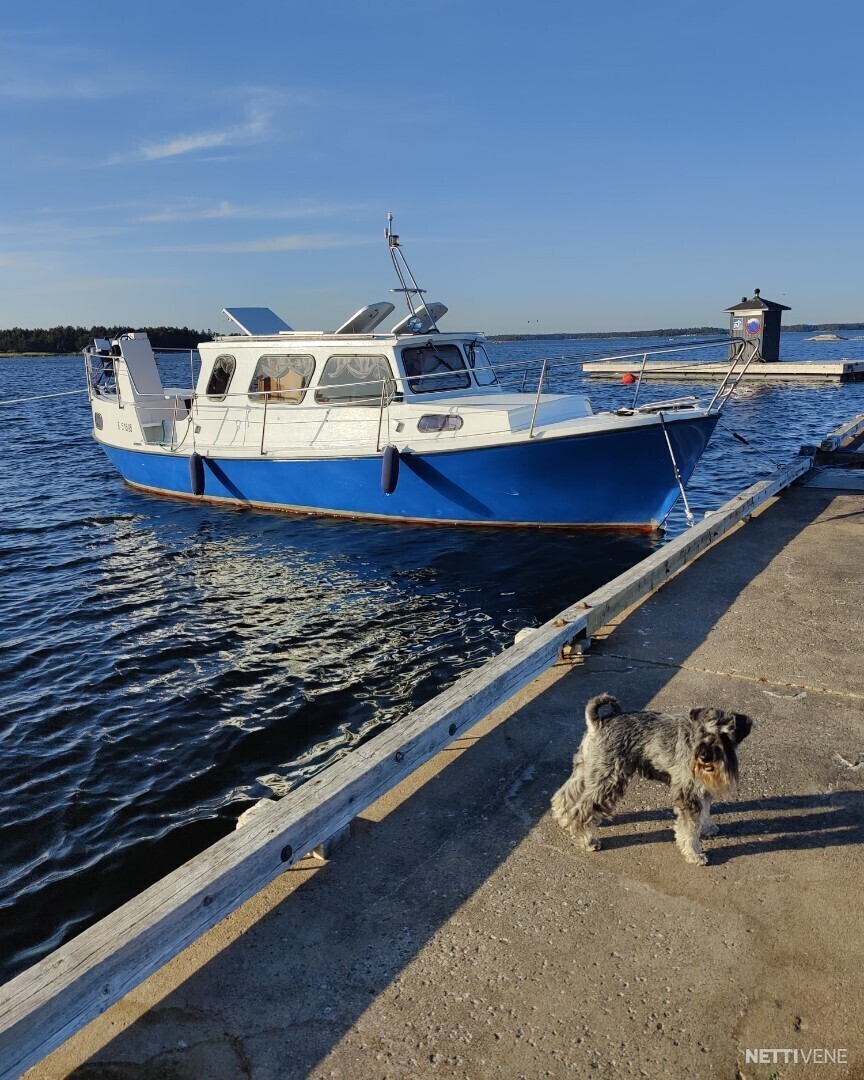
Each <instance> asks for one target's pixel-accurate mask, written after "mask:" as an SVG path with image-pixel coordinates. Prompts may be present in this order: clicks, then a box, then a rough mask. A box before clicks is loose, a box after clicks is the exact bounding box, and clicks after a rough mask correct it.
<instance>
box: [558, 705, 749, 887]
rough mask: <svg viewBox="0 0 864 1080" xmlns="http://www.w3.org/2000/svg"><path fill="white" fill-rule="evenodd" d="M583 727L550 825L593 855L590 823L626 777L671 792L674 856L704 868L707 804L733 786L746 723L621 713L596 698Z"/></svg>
mask: <svg viewBox="0 0 864 1080" xmlns="http://www.w3.org/2000/svg"><path fill="white" fill-rule="evenodd" d="M585 723H586V725H587V729H588V730H587V731H586V732H585V736H584V738H583V739H582V742H581V744H580V746H579V749H578V751H577V753H576V757H575V758H574V759H573V773H572V775H571V776H570V779H569V780H568V781H567V783H566V784H565V785H564V786H563V787H562V788H560V789H559V790H558V791H556V793H555V794H554V795H553V797H552V816H553V817H554V818H555V820H556V821H557V822H558V824H559V825H560V826H561V827H562V828H564V829H567V831H568V832H569V833H570V834H571V835H572V836H574V837H575V838H576V839H577V840H578V841H579V843H580V844H581V845H582V846H583V847H584V848H585V849H586V850H587V851H597V849H598V848H599V847H600V841H599V840H598V839H597V837H596V836H595V835H594V833H593V825H594V822H595V820H596V819H597V818H598V817H604V816H608V815H609V814H611V813H612V810H613V809H614V807H615V804H616V803H617V802H618V800H619V799H620V798H621V796H622V795H623V794H624V791H625V790H626V788H627V784H628V783H629V782H630V778H631V777H632V776H633V775H634V774H636V775H639V776H644V777H646V778H647V779H649V780H659V781H660V782H661V783H663V784H666V785H668V786H669V787H670V788H671V790H672V807H673V809H674V811H675V842H676V843H677V845H678V848H679V849H680V851H681V854H682V855H683V856H684V858H685V859H686V860H687V862H689V863H693V864H694V865H696V866H704V865H705V864H706V863H707V862H708V857H707V855H705V854H704V853H703V851H702V847H701V845H700V843H699V838H700V837H702V836H714V835H715V833H716V832H717V826H716V825H715V824H714V822H713V821H712V820H711V818H710V816H709V814H710V812H711V800H712V798H714V797H715V796H717V795H723V794H726V793H727V792H728V791H730V790H731V789H733V788H734V786H735V784H736V783H737V781H738V757H737V755H736V753H735V747H736V746H737V745H738V743H740V742H741V741H742V740H743V739H745V738H746V737H747V736H748V735H749V734H750V729H751V728H752V726H753V722H752V720H751V719H750V717H749V716H745V715H744V714H743V713H733V712H724V711H723V710H722V709H691V710H690V712H689V713H686V714H684V713H682V714H670V713H660V712H634V713H623V712H622V711H621V707H620V705H619V704H618V701H617V700H616V699H615V698H614V697H613V696H612V695H611V694H600V695H599V696H598V697H594V698H591V700H590V701H589V702H588V704H587V705H586V706H585Z"/></svg>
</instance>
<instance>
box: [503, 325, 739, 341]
mask: <svg viewBox="0 0 864 1080" xmlns="http://www.w3.org/2000/svg"><path fill="white" fill-rule="evenodd" d="M726 333H728V330H721V329H720V328H719V327H716V326H688V327H686V328H683V329H682V328H681V327H677V328H672V329H670V330H593V331H591V333H587V334H491V335H489V340H490V341H538V340H542V341H564V340H568V339H569V340H574V339H575V340H577V341H586V340H588V339H589V338H631V337H716V336H717V335H719V334H726Z"/></svg>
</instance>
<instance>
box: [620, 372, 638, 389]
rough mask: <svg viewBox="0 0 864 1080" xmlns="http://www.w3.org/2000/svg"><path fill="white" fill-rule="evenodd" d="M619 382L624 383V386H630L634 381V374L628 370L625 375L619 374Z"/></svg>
mask: <svg viewBox="0 0 864 1080" xmlns="http://www.w3.org/2000/svg"><path fill="white" fill-rule="evenodd" d="M621 382H622V383H624V385H625V386H632V385H633V383H634V382H636V376H635V375H634V374H633V372H632V371H628V372H627V373H626V374H625V375H622V376H621Z"/></svg>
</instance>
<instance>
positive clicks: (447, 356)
mask: <svg viewBox="0 0 864 1080" xmlns="http://www.w3.org/2000/svg"><path fill="white" fill-rule="evenodd" d="M402 363H403V364H404V365H405V374H406V375H407V376H408V385H409V387H410V388H411V392H412V393H414V394H430V393H433V392H435V391H440V390H460V389H462V388H464V387H466V386H470V385H471V379H470V378H469V376H468V372H467V371H466V370H465V361H464V360H463V359H462V353H461V352H460V351H459V346H458V345H436V344H435V343H434V342H432V341H428V342H427V343H426V344H425V345H419V346H416V347H415V346H413V345H412V346H410V347H407V348H404V349H403V350H402Z"/></svg>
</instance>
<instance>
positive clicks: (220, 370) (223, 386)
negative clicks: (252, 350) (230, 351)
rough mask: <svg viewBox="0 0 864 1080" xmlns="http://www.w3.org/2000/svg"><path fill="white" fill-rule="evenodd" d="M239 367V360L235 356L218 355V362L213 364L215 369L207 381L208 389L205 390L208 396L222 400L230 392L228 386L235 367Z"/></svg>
mask: <svg viewBox="0 0 864 1080" xmlns="http://www.w3.org/2000/svg"><path fill="white" fill-rule="evenodd" d="M235 367H237V361H236V360H235V359H234V357H233V356H217V357H216V363H215V364H214V365H213V370H212V371H211V372H210V378H209V380H208V381H207V389H206V390H205V391H204V392H205V393H206V395H207V397H212V398H216V400H217V401H221V400H222V399H223V398H224V397H225V395H226V394H227V393H228V387H229V386H230V385H231V377H232V376H233V374H234V368H235Z"/></svg>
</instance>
